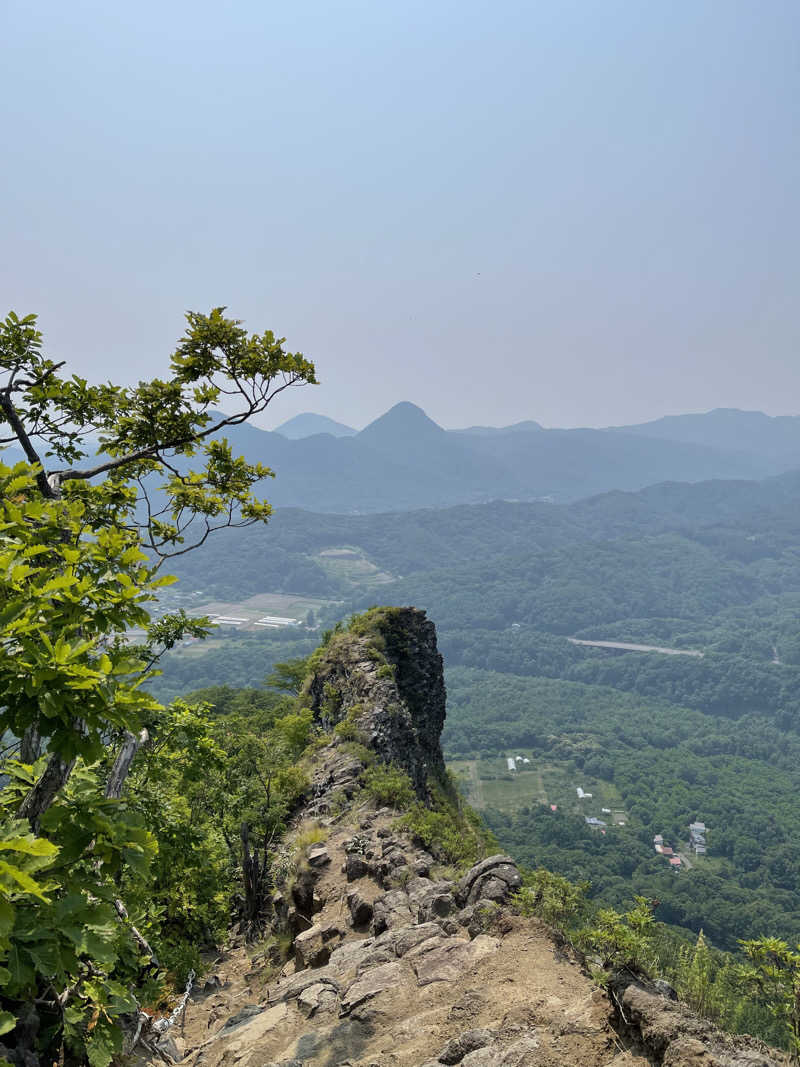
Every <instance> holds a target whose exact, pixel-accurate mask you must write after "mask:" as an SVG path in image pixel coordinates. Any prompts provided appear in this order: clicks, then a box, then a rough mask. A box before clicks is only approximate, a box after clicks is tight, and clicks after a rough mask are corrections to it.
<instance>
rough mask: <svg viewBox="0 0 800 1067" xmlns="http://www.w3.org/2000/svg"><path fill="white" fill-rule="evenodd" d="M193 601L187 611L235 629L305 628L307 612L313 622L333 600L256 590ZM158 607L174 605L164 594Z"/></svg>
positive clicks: (167, 608)
mask: <svg viewBox="0 0 800 1067" xmlns="http://www.w3.org/2000/svg"><path fill="white" fill-rule="evenodd" d="M192 600H193V602H192V603H191V606H187V605H184V606H187V610H188V611H189V613H190V614H192V615H196V616H197V615H208V616H209V617H210V618H211V620H212V622H214V623H216V625H217V626H219V627H229V628H232V629H236V630H237V631H242V630H250V631H258V630H262V629H270V628H280V627H282V626H289V625H291V624H292V622H294V623H299V624H300V625H301V626H303V627H305V626H306V619H307V617H308V613H309V611H313V613H314V617H315V622H316V621H318V618H319V615H320V613H321V612H323V611H327V609H328V608H329V607H330V606H331V605H332V604H334V603H335V602H334V601H330V600H320V599H316V598H314V597H308V596H301V595H299V594H293V593H258V594H257V595H256V596H252V597H248V598H246V599H244V600H238V601H227V600H211V601H201V598H199V597H197V596H194V597H193V598H192ZM195 601H196V602H195ZM161 608H162V611H173V610H175V605H173V604H172V603H171V602H170V600H169V597H168V596H164V597H163V598H162V601H161ZM284 620H285V621H284ZM205 647H206V648H210V647H211V645H210V644H209V642H206V644H205Z"/></svg>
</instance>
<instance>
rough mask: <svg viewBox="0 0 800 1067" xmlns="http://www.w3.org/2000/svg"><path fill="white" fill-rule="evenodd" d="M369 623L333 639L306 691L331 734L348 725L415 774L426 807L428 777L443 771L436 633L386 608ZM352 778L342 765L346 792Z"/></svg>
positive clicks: (411, 615)
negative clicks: (338, 725) (342, 723)
mask: <svg viewBox="0 0 800 1067" xmlns="http://www.w3.org/2000/svg"><path fill="white" fill-rule="evenodd" d="M362 618H365V619H366V620H367V621H366V622H365V623H364V625H363V626H362V627H361V628H360V629H358V628H356V630H351V631H347V632H346V633H343V634H338V635H334V637H333V638H332V640H331V642H330V645H329V646H328V648H327V649H326V650H325V651H324V653H323V655H321V656H320V657H319V661H318V663H317V665H316V667H315V670H314V674H313V677H312V678H311V679H310V681H309V684H308V690H307V694H308V698H309V701H310V703H311V707H312V709H313V711H314V716H315V719H316V721H317V722H318V723H320V724H321V725H324V726H325V728H326V729H330V728H332V727H334V726H336V725H337V724H339V723H341V722H344V721H347V722H348V724H349V725H351V726H352V729H353V731H354V732H357V734H358V736H360V737H362V738H363V740H364V743H365V744H367V745H368V746H369V747H370V748H371V749H373V750H374V751H375V752H377V754H378V755H379V756H380V757H381V759H383V760H384V761H385V762H386V763H392V764H395V765H396V766H398V767H401V768H402V769H403V770H404V771H405V772H406V773H407V774H408V776H409V777H410V779H411V781H412V783H413V785H414V789H415V791H416V793H417V795H418V796H419V797H420V799H423V800H424V799H425V798H426V797H427V796H428V777H429V775H431V774H432V773H433V774H441V773H442V772H443V771H444V761H443V759H442V750H441V747H440V745H439V738H440V736H441V732H442V726H443V725H444V719H445V687H444V674H443V671H442V657H441V655H440V654H439V650H438V647H437V644H436V628H435V627H434V625H433V623H432V622H430V620H429V619H427V618H426V616H425V612H424V611H419V610H417V609H416V608H380V609H375V610H374V611H373V612H371V613H368V614H367V616H363V617H362ZM347 771H348V768H347V765H346V764H343V765H342V766H340V767H337V768H336V769H335V771H333V772H332V773H334V774H338V775H339V778H340V782H339V785H340V787H344V788H346V787H347ZM334 784H335V783H334V782H329V783H326V788H328V789H330V788H331V787H332V786H333V785H334Z"/></svg>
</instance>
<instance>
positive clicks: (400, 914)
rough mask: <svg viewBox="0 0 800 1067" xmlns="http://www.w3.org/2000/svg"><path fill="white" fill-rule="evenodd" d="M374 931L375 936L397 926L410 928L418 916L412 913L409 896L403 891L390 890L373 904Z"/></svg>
mask: <svg viewBox="0 0 800 1067" xmlns="http://www.w3.org/2000/svg"><path fill="white" fill-rule="evenodd" d="M372 910H373V919H372V930H373V933H375V934H380V933H383V931H384V930H389V929H392V928H393V927H395V926H408V925H410V924H411V923H413V922H414V919H415V918H416V916H414V915H413V914H412V912H411V907H410V906H409V901H408V895H407V894H406V893H405V892H404V891H403V890H402V889H390V890H389V892H388V893H384V894H383V896H382V897H378V899H377V900H375V901H373V903H372Z"/></svg>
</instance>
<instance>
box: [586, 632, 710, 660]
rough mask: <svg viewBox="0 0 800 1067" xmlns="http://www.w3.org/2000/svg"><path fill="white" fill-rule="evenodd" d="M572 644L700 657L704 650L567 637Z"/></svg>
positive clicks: (624, 650)
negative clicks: (696, 650) (697, 650)
mask: <svg viewBox="0 0 800 1067" xmlns="http://www.w3.org/2000/svg"><path fill="white" fill-rule="evenodd" d="M567 640H568V641H569V642H571V644H573V645H589V646H590V647H591V648H620V649H622V651H623V652H661V653H662V654H663V655H665V656H694V657H695V658H696V659H702V658H703V656H704V655H705V653H704V652H695V651H693V650H692V649H689V648H662V647H661V646H660V645H631V644H629V643H628V642H627V641H581V640H580V638H577V637H568V638H567Z"/></svg>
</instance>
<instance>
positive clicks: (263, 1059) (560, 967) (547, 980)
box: [160, 808, 783, 1067]
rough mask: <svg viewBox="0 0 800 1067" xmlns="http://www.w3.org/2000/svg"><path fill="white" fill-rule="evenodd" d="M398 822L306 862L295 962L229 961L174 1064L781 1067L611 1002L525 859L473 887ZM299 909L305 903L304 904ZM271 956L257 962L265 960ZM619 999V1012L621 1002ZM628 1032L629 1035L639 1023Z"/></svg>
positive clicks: (630, 1004) (375, 817)
mask: <svg viewBox="0 0 800 1067" xmlns="http://www.w3.org/2000/svg"><path fill="white" fill-rule="evenodd" d="M395 821H396V819H395V816H394V813H392V812H390V811H389V810H387V809H381V810H378V811H368V810H365V809H363V808H361V809H358V810H351V811H349V812H347V813H345V814H344V815H338V816H330V817H328V818H327V819H326V820H323V823H325V822H327V826H326V827H325V829H326V830H327V831H328V836H327V838H326V839H325V840H324V841H322V842H317V843H315V844H313V845H311V846H309V847H308V848H307V849H306V850H305V855H304V858H303V862H302V863H301V871H300V874H301V875H302V877H299V878H298V880H297V881H296V882H295V885H297V884H302V885H303V886H304V888H303V890H302V894H301V897H302V899H300V897H295V898H292V899H293V904H292V905H290V906H291V907H296V906H297V903H298V901H299V902H300V903H301V904H302V906H303V907H304V908H307V909H308V912H307V914H306V915H305V917H304V919H303V920H302V921H301V920H300V919H299V917H296V918H297V920H298V921H299V922H300V925H303V926H304V927H305V928H304V929H303V930H302V931H301V932H300V933H299V934H297V935H296V936H295V937H294V941H293V945H292V954H291V957H290V959H289V961H288V962H287V963H285V964H284V965H283V966H280V968H279V969H278V967H277V966H273V967H269V966H268V963H267V959H264V960H262V962H260V963H259V962H254V960H253V959H252V957H250V956H248V954H247V952H246V951H245V950H244V948H238V949H236V950H234V951H232V952H229V953H228V954H226V956H225V958H224V960H223V961H221V964H220V965H219V967H218V970H217V972H216V973H215V974H214V975H212V976H211V978H209V979H207V980H206V981H205V982H204V983H203V985H202V986H201V987H200V989H199V990H198V991H197V993H196V994H195V995H194V997H193V999H192V1001H191V1003H190V1004H189V1007H188V1010H187V1016H186V1020H185V1025H184V1028H183V1032H182V1034H180V1035H177V1036H172V1037H170V1038H169V1039H167V1041H165V1042H164V1044H163V1045H162V1047H161V1049H160V1054H161V1056H162V1058H163V1057H166V1058H167V1059H169V1060H171V1061H173V1062H174V1061H181V1062H184V1063H186V1064H187V1065H192V1067H233V1065H236V1067H443V1065H451V1064H462V1065H463V1067H536V1065H539V1067H566V1065H574V1067H646V1065H653V1064H663V1065H664V1067H776V1065H777V1064H779V1063H782V1062H783V1061H782V1060H781V1059H780V1058H779V1057H778V1058H776V1057H774V1056H772V1055H771V1054H769V1053H768V1052H767V1050H764V1049H762V1048H761V1047H760V1046H758V1045H757V1044H756V1043H755V1042H752V1041H749V1039H733V1038H729V1037H727V1036H726V1035H722V1034H720V1033H719V1032H718V1031H716V1030H715V1029H714V1027H712V1026H711V1025H710V1024H708V1023H705V1022H703V1021H702V1020H699V1019H697V1018H696V1017H695V1016H693V1015H691V1014H690V1013H689V1012H687V1011H686V1010H685V1009H684V1008H682V1007H681V1006H680V1005H677V1004H676V1003H675V1002H673V1001H671V1000H670V999H669V998H668V997H667V996H663V995H659V994H657V993H656V992H654V991H652V990H648V989H646V988H645V987H644V986H642V985H640V984H637V983H634V982H629V983H628V985H627V986H625V985H624V984H618V985H617V986H616V987H614V988H612V989H611V991H610V993H611V995H610V996H609V995H607V994H606V992H605V991H603V990H601V989H600V988H598V987H597V986H596V985H595V984H594V983H593V982H592V981H591V979H590V978H589V977H588V975H587V974H586V972H585V970H583V969H582V968H581V966H580V961H578V960H576V959H572V958H569V957H568V956H567V955H565V953H564V949H563V945H562V946H561V947H559V946H558V945H557V944H556V942H555V941H554V940H553V938H552V933H551V931H550V930H548V928H546V927H545V926H544V925H543V924H541V923H539V922H538V921H536V920H531V919H524V918H522V917H521V916H519V915H518V914H517V913H516V912H515V909H514V907H513V904H512V903H511V897H512V895H513V892H514V890H515V889H516V888H517V887H518V886H519V884H520V876H519V872H518V870H517V868H516V866H515V864H514V862H513V860H512V859H511V858H510V857H509V856H504V855H496V856H490V857H488V858H487V859H485V860H482V861H481V862H480V863H478V864H476V865H475V866H473V867H472V868H471V869H470V870H469V871H468V872H467V873H466V874H464V875H463V876H462V877H461V878H459V879H452V878H448V877H446V876H444V873H445V872H442V871H441V870H440V869H439V868H437V865H436V862H435V859H434V857H433V856H432V855H431V854H430V853H429V852H427V851H426V850H425V849H424V848H422V847H420V845H419V844H418V843H417V842H415V841H413V840H412V839H410V838H409V837H408V835H406V834H403V833H401V832H399V831H398V830H397V829H396V827H395V825H394V823H395ZM289 896H291V893H289ZM257 951H258V950H256V952H257ZM616 1001H618V1003H616ZM623 1019H624V1021H623Z"/></svg>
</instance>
